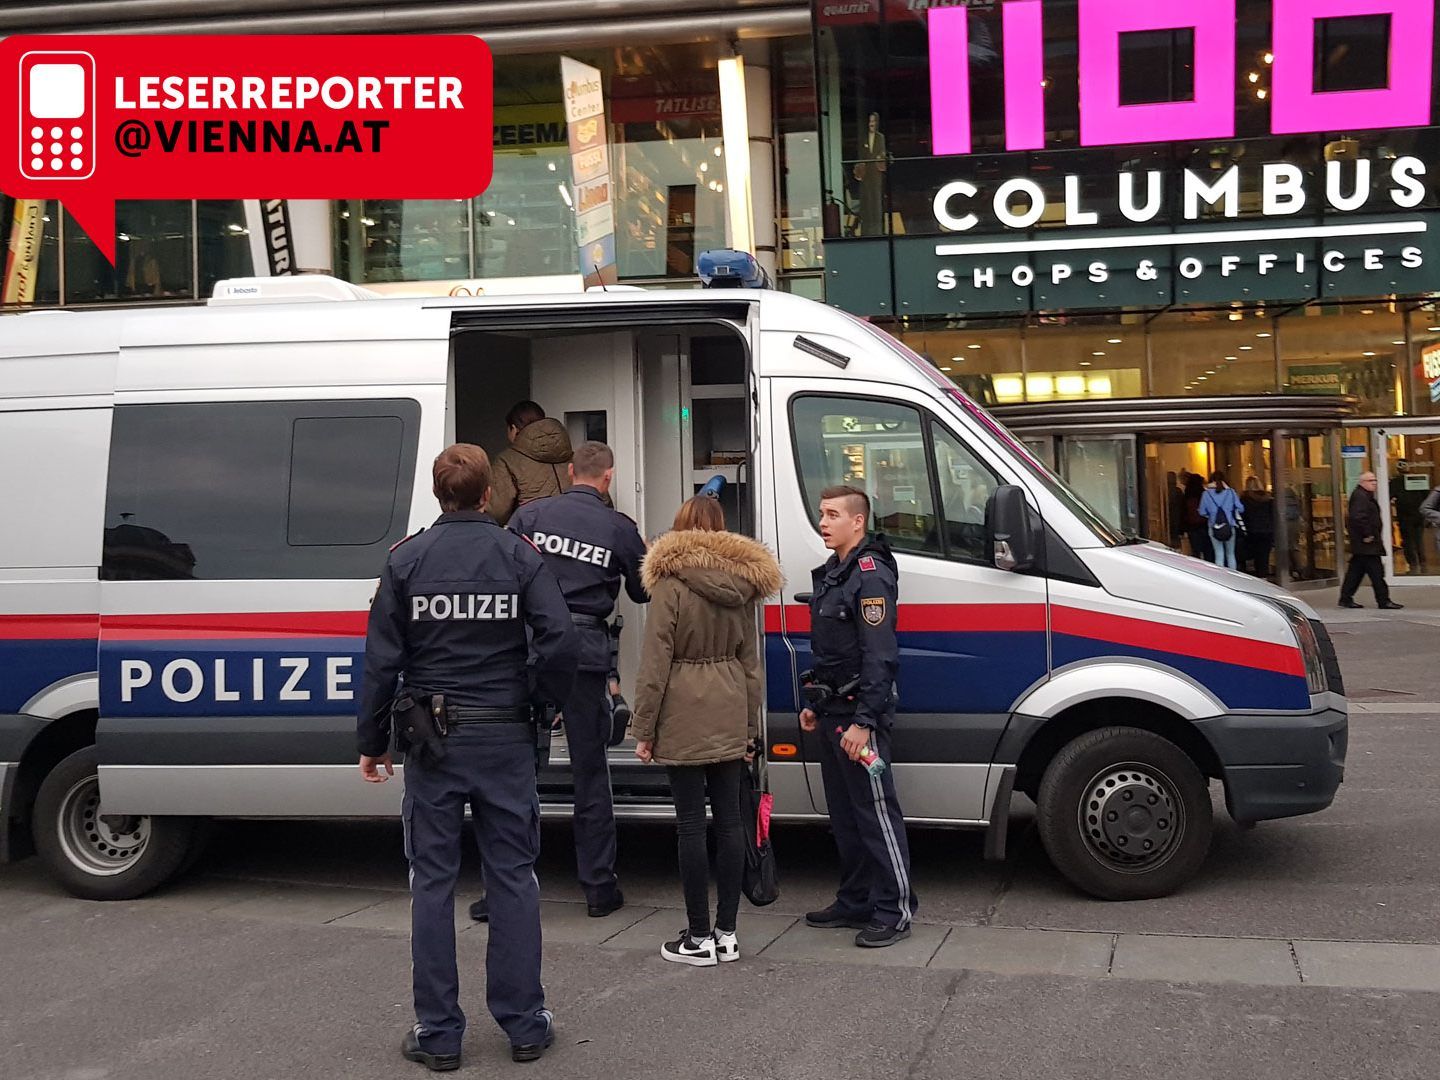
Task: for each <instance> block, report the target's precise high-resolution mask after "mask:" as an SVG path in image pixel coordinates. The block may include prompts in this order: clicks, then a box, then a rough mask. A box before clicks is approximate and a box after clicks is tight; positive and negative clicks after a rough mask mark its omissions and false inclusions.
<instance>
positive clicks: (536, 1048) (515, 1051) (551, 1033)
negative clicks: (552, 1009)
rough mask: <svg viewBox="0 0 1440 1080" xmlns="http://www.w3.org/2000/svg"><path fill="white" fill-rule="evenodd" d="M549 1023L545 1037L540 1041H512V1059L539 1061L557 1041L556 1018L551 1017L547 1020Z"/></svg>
mask: <svg viewBox="0 0 1440 1080" xmlns="http://www.w3.org/2000/svg"><path fill="white" fill-rule="evenodd" d="M546 1024H547V1025H548V1026H547V1027H546V1028H545V1038H544V1039H542V1040H541V1041H540V1042H538V1043H511V1044H510V1060H511V1061H539V1060H540V1058H541V1057H542V1056H544V1054H545V1051H546V1050H549V1049H550V1047H551V1046H553V1045H554V1043H555V1018H554V1017H553V1016H552V1017H549V1018H548V1019H547V1020H546Z"/></svg>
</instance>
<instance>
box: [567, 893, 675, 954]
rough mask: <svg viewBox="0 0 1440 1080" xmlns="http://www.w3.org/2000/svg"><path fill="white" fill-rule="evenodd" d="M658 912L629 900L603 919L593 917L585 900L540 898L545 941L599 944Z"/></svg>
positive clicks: (568, 943)
mask: <svg viewBox="0 0 1440 1080" xmlns="http://www.w3.org/2000/svg"><path fill="white" fill-rule="evenodd" d="M653 914H655V909H654V908H652V907H637V906H636V905H633V904H626V905H625V906H624V907H623V908H621V909H620V910H619V911H616V912H612V913H611V914H609V915H606V916H605V917H604V918H603V919H592V918H590V915H589V913H588V912H587V911H586V910H585V905H584V904H567V903H563V902H557V901H554V900H542V901H540V932H541V934H542V935H543V936H544V939H545V941H546V942H547V943H548V942H556V943H561V944H565V945H599V944H601V943H602V942H605V941H608V940H609V939H610V938H612V937H614V936H615V935H616V934H618V933H620V932H621V931H623V930H628V929H629V928H630V927H632V926H634V925H635V924H636V923H638V922H639V921H640V920H642V919H646V918H649V917H650V916H651V915H653Z"/></svg>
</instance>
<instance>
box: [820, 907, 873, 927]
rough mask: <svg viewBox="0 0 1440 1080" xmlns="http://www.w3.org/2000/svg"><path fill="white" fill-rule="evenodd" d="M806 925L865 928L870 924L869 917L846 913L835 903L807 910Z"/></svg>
mask: <svg viewBox="0 0 1440 1080" xmlns="http://www.w3.org/2000/svg"><path fill="white" fill-rule="evenodd" d="M805 925H806V926H817V927H820V928H821V929H823V930H830V929H838V928H841V927H844V928H847V929H850V930H864V929H865V928H866V927H867V926H869V925H870V920H869V919H868V918H865V919H862V918H858V917H856V916H854V915H846V914H845V913H844V912H843V911H841V910H840V909H839V908H838V907H836V906H835V905H834V904H831V905H830V906H829V907H827V908H821V909H820V910H819V911H807V912H806V913H805Z"/></svg>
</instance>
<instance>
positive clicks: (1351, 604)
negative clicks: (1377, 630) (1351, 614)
mask: <svg viewBox="0 0 1440 1080" xmlns="http://www.w3.org/2000/svg"><path fill="white" fill-rule="evenodd" d="M1340 606H1341V607H1348V608H1362V607H1364V606H1365V605H1364V604H1357V603H1356V602H1355V601H1354V600H1341V601H1340Z"/></svg>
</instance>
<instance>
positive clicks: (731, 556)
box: [631, 495, 781, 967]
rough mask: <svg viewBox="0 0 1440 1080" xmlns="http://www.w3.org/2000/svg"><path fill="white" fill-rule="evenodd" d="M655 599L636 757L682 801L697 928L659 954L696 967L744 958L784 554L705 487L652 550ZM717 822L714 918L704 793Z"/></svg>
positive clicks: (639, 697)
mask: <svg viewBox="0 0 1440 1080" xmlns="http://www.w3.org/2000/svg"><path fill="white" fill-rule="evenodd" d="M644 583H645V587H646V589H648V590H649V592H650V596H651V603H650V611H649V614H648V617H647V618H646V620H645V641H644V644H643V646H642V648H641V654H640V672H639V677H638V679H637V681H636V686H635V715H634V719H633V720H632V722H631V731H632V734H633V735H634V736H635V740H636V743H635V755H636V756H637V757H638V758H639V759H640V760H641V761H644V762H647V763H648V762H651V761H654V762H656V763H658V764H661V765H664V766H665V767H666V772H667V774H668V776H669V779H670V791H671V794H672V795H673V797H674V800H675V825H676V834H677V846H678V849H679V861H680V884H681V887H682V889H683V891H684V894H685V915H686V927H685V929H684V930H682V931H681V932H680V934H679V936H678V937H677V938H676V939H675V940H673V941H667V942H665V943H664V944H663V945H662V946H661V948H660V955H661V956H662V957H664V958H665V959H666V960H670V961H673V962H675V963H680V964H689V965H691V966H694V967H712V966H714V965H715V964H717V963H725V962H727V961H732V960H738V959H740V940H739V937H738V927H737V926H736V917H737V914H738V911H739V907H740V888H741V877H742V874H743V873H744V865H745V837H744V833H743V832H742V831H741V824H740V809H741V796H742V794H743V791H744V784H745V783H746V772H747V770H746V763H747V762H748V761H750V760H752V757H753V755H754V753H755V751H756V749H757V742H758V739H759V737H760V710H761V707H762V704H763V702H764V683H763V679H762V672H761V667H760V645H759V628H758V626H757V623H758V621H759V607H760V605H761V604H762V603H763V602H764V600H765V598H766V597H768V596H771V595H773V594H775V593H777V592H779V591H780V585H781V579H780V567H779V565H778V564H777V563H776V561H775V557H774V556H773V555H771V554H770V552H769V551H768V550H767V549H766V548H765V547H764V545H762V544H761V543H759V541H756V540H752V539H751V538H750V537H748V536H741V535H739V534H737V533H732V532H726V531H725V514H724V511H723V510H722V509H721V507H720V503H719V501H718V500H716V499H714V498H711V497H709V496H707V495H697V496H695V497H694V498H692V499H689V500H688V501H686V503H685V504H684V505H683V506H681V507H680V512H679V513H678V514H676V515H675V524H674V528H673V530H672V531H670V532H668V533H666V534H665V535H663V536H661V537H660V538H659V539H658V540H656V541H655V542H654V543H653V544H652V545H651V546H650V551H649V554H647V555H646V557H645V565H644ZM707 796H708V797H709V801H710V813H711V816H712V817H713V818H714V821H715V849H716V853H715V878H716V908H715V920H714V923H713V924H712V923H711V920H710V867H709V856H708V854H707V852H706V844H705V801H706V797H707Z"/></svg>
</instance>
